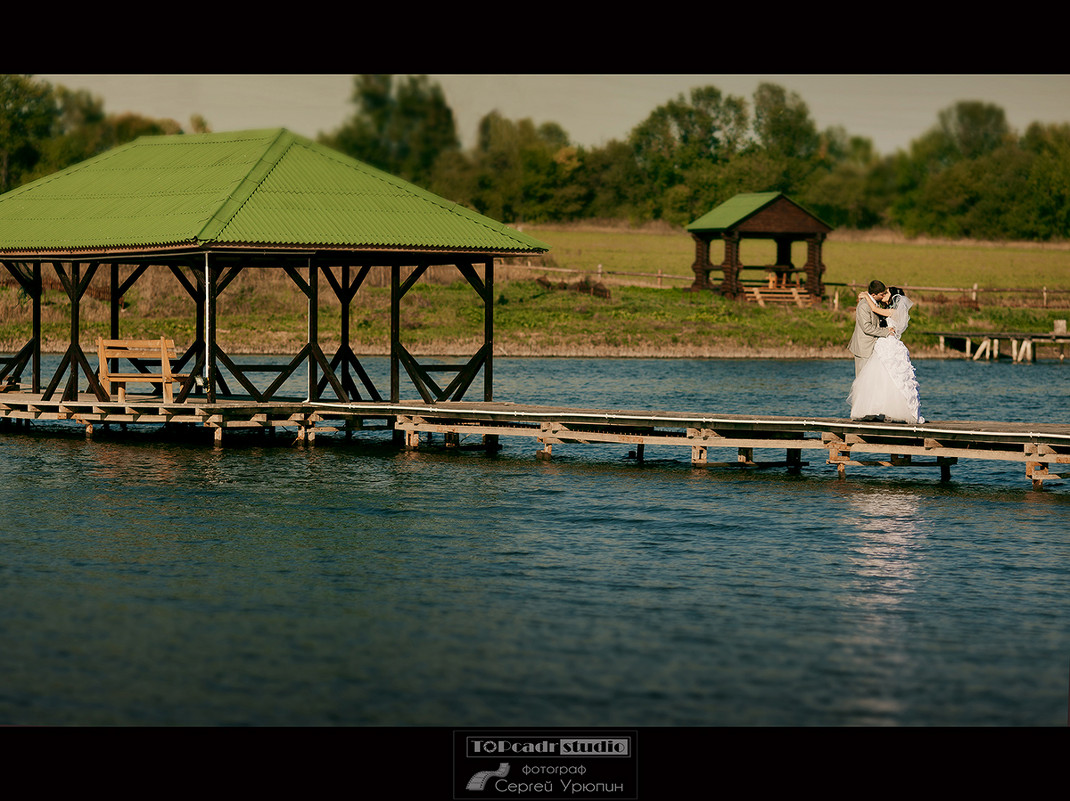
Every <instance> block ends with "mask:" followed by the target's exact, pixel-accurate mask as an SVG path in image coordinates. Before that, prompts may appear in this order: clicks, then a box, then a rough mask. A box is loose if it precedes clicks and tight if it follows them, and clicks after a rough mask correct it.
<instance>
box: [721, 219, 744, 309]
mask: <svg viewBox="0 0 1070 801" xmlns="http://www.w3.org/2000/svg"><path fill="white" fill-rule="evenodd" d="M721 238H722V239H723V240H724V261H723V262H721V273H722V275H723V276H724V278H723V279H722V280H721V293H722V294H723V295H724V296H725V297H726V298H738V297H739V296H741V295H742V294H743V283H742V281H740V278H739V271H740V268H741V267H742V265H741V264H740V261H739V241H740V235H739V232H738V231H725V232H724V234H722V236H721Z"/></svg>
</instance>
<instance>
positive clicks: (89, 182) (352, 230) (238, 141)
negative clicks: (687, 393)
mask: <svg viewBox="0 0 1070 801" xmlns="http://www.w3.org/2000/svg"><path fill="white" fill-rule="evenodd" d="M244 245H253V246H264V247H268V248H274V247H278V248H285V247H301V248H324V249H343V250H365V249H371V250H389V251H411V250H434V251H443V250H444V251H458V252H481V253H482V252H490V253H503V254H511V253H538V252H543V251H546V250H549V246H548V245H546V244H544V243H542V242H540V241H539V240H537V239H534V238H532V237H530V236H526V235H525V234H522V233H520V232H519V231H516V230H515V229H513V228H509V227H508V226H506V225H504V224H502V223H499V222H496V221H495V220H492V219H490V218H488V217H484V216H483V215H480V214H477V213H475V212H473V211H471V210H469V209H465V208H463V207H462V206H459V205H457V204H456V203H452V202H450V201H448V200H445V199H444V198H441V197H439V196H437V195H434V194H432V193H431V192H428V191H426V190H424V189H421V188H419V187H417V186H415V185H413V184H410V183H408V182H406V181H403V180H401V179H400V178H396V177H394V176H391V175H388V174H387V173H384V172H382V171H381V170H377V169H375V168H373V167H371V166H369V165H367V164H364V163H362V162H359V161H356V160H355V159H352V158H349V157H348V156H345V155H343V154H341V153H339V152H337V151H335V150H332V149H330V148H328V147H325V146H323V145H320V144H317V143H315V142H313V141H311V140H309V139H305V138H304V137H301V136H298V135H296V134H293V133H291V132H289V131H287V130H285V129H282V128H275V129H267V130H254V131H238V132H231V133H213V134H191V135H181V136H146V137H142V138H140V139H137V140H136V141H134V142H131V143H129V144H126V145H122V146H120V147H117V148H114V149H113V150H109V151H108V152H106V153H102V154H101V155H99V156H96V157H94V158H91V159H87V160H86V161H83V162H81V163H80V164H76V165H74V166H72V167H69V168H67V169H66V170H63V171H61V172H58V173H54V174H52V175H49V176H46V177H44V178H41V179H39V180H37V181H34V182H33V183H30V184H26V185H24V186H21V187H19V188H17V189H14V190H12V191H10V192H7V193H6V194H4V195H0V253H6V254H12V255H16V254H19V253H22V254H27V253H66V252H73V253H93V252H98V251H100V252H107V251H115V250H133V251H143V250H155V249H161V248H163V249H171V248H178V249H183V248H194V249H196V248H210V247H215V246H218V247H236V246H244Z"/></svg>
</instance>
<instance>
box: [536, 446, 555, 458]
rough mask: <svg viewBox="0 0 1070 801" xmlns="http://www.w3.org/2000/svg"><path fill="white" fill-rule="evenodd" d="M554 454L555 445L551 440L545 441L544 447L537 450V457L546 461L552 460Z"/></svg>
mask: <svg viewBox="0 0 1070 801" xmlns="http://www.w3.org/2000/svg"><path fill="white" fill-rule="evenodd" d="M553 455H554V446H553V445H552V444H551V443H549V442H543V443H542V448H540V449H539V450H537V451H535V458H536V459H542V460H543V461H544V462H548V461H550V459H552V458H553Z"/></svg>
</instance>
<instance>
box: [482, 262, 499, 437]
mask: <svg viewBox="0 0 1070 801" xmlns="http://www.w3.org/2000/svg"><path fill="white" fill-rule="evenodd" d="M483 275H484V278H483V285H484V287H485V288H486V291H485V292H484V302H483V348H484V349H485V351H486V356H485V357H484V360H483V400H484V401H486V402H487V403H490V402H491V401H492V400H494V259H493V258H490V259H487V261H486V262H485V263H484V270H483ZM497 439H498V438H497V437H495V438H494V441H495V442H497Z"/></svg>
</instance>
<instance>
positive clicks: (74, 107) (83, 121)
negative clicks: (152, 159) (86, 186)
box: [28, 86, 182, 178]
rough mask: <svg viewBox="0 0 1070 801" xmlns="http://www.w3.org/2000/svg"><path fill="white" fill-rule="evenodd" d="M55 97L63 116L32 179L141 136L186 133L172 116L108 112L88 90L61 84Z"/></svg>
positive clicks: (42, 154)
mask: <svg viewBox="0 0 1070 801" xmlns="http://www.w3.org/2000/svg"><path fill="white" fill-rule="evenodd" d="M55 97H56V101H57V103H58V107H59V117H58V118H57V120H56V124H55V126H54V127H53V133H52V136H51V138H49V139H48V140H47V141H45V142H44V143H42V145H41V158H40V161H39V162H38V164H37V166H36V168H35V169H34V170H33V172H32V174H31V175H29V176H28V177H30V178H40V177H41V176H43V175H47V174H49V173H51V172H55V171H57V170H62V169H64V168H66V167H69V166H70V165H72V164H75V163H77V162H79V161H84V160H85V159H88V158H92V157H93V156H96V155H98V154H100V153H103V152H104V151H105V150H110V149H111V148H113V147H117V146H118V145H122V144H125V143H127V142H131V141H133V140H134V139H137V138H138V137H139V136H161V135H172V134H180V133H182V127H181V126H180V125H179V124H178V123H177V122H175V121H174V120H172V119H166V118H164V119H152V118H150V117H142V116H141V115H140V114H134V113H132V112H124V113H122V114H105V112H104V101H103V100H102V99H101V98H99V97H94V96H93V95H92V94H90V93H89V92H88V91H86V90H85V89H77V90H72V89H68V88H66V87H64V86H57V87H56V89H55Z"/></svg>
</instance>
